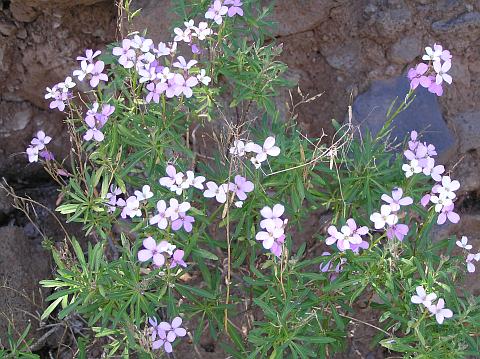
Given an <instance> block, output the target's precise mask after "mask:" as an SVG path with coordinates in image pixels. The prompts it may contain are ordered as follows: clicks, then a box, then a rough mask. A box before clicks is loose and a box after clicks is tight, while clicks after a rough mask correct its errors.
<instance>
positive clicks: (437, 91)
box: [428, 76, 443, 96]
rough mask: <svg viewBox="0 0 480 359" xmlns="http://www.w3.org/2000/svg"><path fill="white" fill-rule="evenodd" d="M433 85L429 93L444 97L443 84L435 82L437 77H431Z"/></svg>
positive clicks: (429, 88)
mask: <svg viewBox="0 0 480 359" xmlns="http://www.w3.org/2000/svg"><path fill="white" fill-rule="evenodd" d="M430 81H431V85H430V86H429V87H428V92H431V93H434V94H435V95H437V96H442V95H443V87H442V85H441V84H437V83H436V82H435V77H434V76H430Z"/></svg>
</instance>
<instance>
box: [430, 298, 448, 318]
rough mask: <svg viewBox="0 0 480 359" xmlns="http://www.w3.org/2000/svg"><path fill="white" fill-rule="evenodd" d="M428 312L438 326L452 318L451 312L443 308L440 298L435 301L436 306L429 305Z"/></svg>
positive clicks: (442, 301)
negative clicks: (433, 316)
mask: <svg viewBox="0 0 480 359" xmlns="http://www.w3.org/2000/svg"><path fill="white" fill-rule="evenodd" d="M428 310H429V311H430V313H432V314H433V315H435V319H436V320H437V323H438V324H442V323H443V321H444V319H445V318H451V317H452V316H453V312H452V311H451V310H450V309H447V308H445V301H444V300H443V299H442V298H440V299H439V300H438V301H437V304H432V305H430V306H429V307H428Z"/></svg>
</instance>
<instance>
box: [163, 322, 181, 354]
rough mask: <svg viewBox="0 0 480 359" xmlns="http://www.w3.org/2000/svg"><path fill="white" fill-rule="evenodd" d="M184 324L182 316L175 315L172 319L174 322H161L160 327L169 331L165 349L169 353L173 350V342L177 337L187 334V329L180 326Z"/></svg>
mask: <svg viewBox="0 0 480 359" xmlns="http://www.w3.org/2000/svg"><path fill="white" fill-rule="evenodd" d="M181 325H182V318H180V317H175V318H173V320H172V324H169V323H167V322H161V323H160V329H162V330H163V331H165V332H166V333H167V338H166V341H165V344H164V349H165V351H166V352H167V353H171V352H172V350H173V349H172V344H170V343H173V342H174V341H175V339H177V337H184V336H185V335H186V334H187V331H186V330H185V329H184V328H182V327H180V326H181Z"/></svg>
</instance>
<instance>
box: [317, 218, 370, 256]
mask: <svg viewBox="0 0 480 359" xmlns="http://www.w3.org/2000/svg"><path fill="white" fill-rule="evenodd" d="M327 232H328V234H329V235H330V236H329V237H327V239H326V240H325V243H326V244H328V245H332V244H334V243H335V242H337V248H338V249H339V250H340V251H342V252H343V251H345V250H347V249H352V245H358V246H356V247H355V250H356V251H358V248H360V245H363V244H362V243H363V240H362V238H361V237H360V236H361V235H365V234H367V233H368V228H367V227H361V228H359V229H357V224H356V223H355V220H354V219H353V218H350V219H348V220H347V225H346V226H342V228H341V229H340V231H338V230H337V228H335V226H330V227H328V229H327ZM367 244H368V243H367Z"/></svg>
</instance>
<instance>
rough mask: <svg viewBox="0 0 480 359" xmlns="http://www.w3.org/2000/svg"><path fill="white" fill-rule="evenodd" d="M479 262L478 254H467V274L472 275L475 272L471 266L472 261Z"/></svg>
mask: <svg viewBox="0 0 480 359" xmlns="http://www.w3.org/2000/svg"><path fill="white" fill-rule="evenodd" d="M474 260H475V261H477V262H478V261H479V260H480V253H477V254H473V253H468V254H467V258H466V260H465V262H467V271H468V272H469V273H474V272H475V265H474V264H473V261H474Z"/></svg>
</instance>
